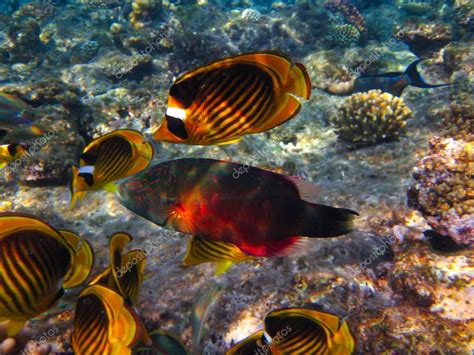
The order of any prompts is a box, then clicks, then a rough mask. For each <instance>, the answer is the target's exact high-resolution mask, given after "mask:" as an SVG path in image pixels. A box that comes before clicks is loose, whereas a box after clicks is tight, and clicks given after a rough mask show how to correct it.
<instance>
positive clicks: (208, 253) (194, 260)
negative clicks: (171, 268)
mask: <svg viewBox="0 0 474 355" xmlns="http://www.w3.org/2000/svg"><path fill="white" fill-rule="evenodd" d="M252 259H254V257H252V256H249V255H247V254H245V253H244V252H243V251H242V250H240V249H239V247H238V246H236V245H234V244H232V243H227V242H220V241H217V240H211V239H206V238H201V237H198V236H192V237H191V238H190V239H189V241H188V251H187V254H186V256H185V257H184V260H183V266H192V265H198V264H202V263H209V262H214V263H216V272H215V274H216V275H221V274H223V273H224V272H226V271H227V270H228V269H229V268H230V267H231V266H232V264H234V263H238V262H242V261H247V260H252Z"/></svg>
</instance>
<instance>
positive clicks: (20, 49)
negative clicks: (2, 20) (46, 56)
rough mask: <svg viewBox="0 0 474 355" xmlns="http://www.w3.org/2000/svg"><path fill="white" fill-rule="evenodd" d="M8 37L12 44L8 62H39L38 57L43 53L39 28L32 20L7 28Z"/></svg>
mask: <svg viewBox="0 0 474 355" xmlns="http://www.w3.org/2000/svg"><path fill="white" fill-rule="evenodd" d="M7 33H8V37H9V39H10V40H11V42H12V43H13V46H12V47H11V48H10V50H9V55H10V58H9V60H10V61H11V62H13V63H28V62H30V61H39V60H40V59H39V55H40V54H41V53H43V52H44V51H45V47H44V46H43V43H42V42H41V40H40V37H39V36H40V26H39V24H38V22H36V21H35V20H34V19H32V18H28V19H26V20H23V21H20V22H15V23H14V24H13V25H11V26H9V28H8V32H7Z"/></svg>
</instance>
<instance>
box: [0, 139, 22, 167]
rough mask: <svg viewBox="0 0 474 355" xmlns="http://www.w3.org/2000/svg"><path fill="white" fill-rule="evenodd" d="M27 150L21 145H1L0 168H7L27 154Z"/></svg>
mask: <svg viewBox="0 0 474 355" xmlns="http://www.w3.org/2000/svg"><path fill="white" fill-rule="evenodd" d="M25 152H26V150H25V148H24V147H23V146H22V145H20V144H15V143H14V144H3V145H0V168H3V167H5V165H7V164H8V163H10V162H12V161H14V160H15V159H18V158H19V157H21V156H22V155H23V154H25Z"/></svg>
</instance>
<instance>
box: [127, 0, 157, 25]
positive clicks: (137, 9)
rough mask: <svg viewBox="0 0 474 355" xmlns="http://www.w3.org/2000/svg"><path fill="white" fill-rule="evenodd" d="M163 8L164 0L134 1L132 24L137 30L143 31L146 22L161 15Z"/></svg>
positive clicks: (131, 16) (131, 14) (131, 15)
mask: <svg viewBox="0 0 474 355" xmlns="http://www.w3.org/2000/svg"><path fill="white" fill-rule="evenodd" d="M162 7H163V2H162V0H134V1H133V3H132V8H133V11H132V12H131V13H130V23H131V24H132V26H133V27H134V28H135V29H141V28H143V27H145V23H144V22H146V21H151V20H153V19H154V18H156V17H157V16H158V15H159V14H160V13H161V8H162Z"/></svg>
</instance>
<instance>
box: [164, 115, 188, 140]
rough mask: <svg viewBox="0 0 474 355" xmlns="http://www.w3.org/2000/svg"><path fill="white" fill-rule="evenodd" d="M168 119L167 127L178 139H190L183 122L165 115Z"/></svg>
mask: <svg viewBox="0 0 474 355" xmlns="http://www.w3.org/2000/svg"><path fill="white" fill-rule="evenodd" d="M165 118H166V127H167V128H168V130H169V131H170V132H171V133H173V134H174V135H175V136H176V137H178V138H181V139H187V138H188V137H189V134H188V131H187V130H186V126H185V125H184V122H183V120H181V119H179V118H176V117H173V116H168V115H165Z"/></svg>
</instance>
